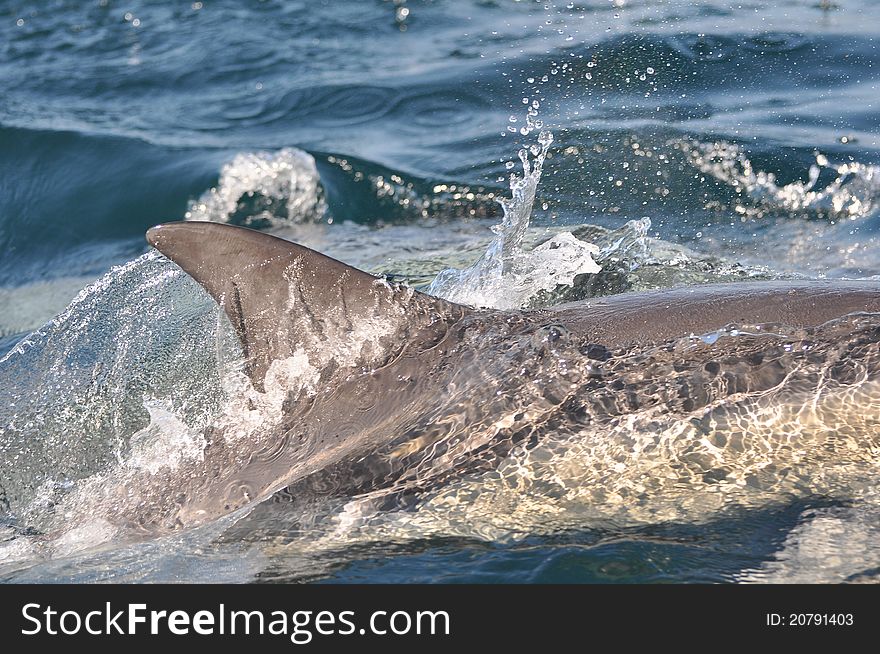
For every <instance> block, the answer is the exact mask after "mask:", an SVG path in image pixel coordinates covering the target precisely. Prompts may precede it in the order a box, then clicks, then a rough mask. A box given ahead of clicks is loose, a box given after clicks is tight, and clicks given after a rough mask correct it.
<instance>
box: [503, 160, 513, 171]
mask: <svg viewBox="0 0 880 654" xmlns="http://www.w3.org/2000/svg"><path fill="white" fill-rule="evenodd" d="M514 165H515V164H514V163H513V162H512V161H508V162H506V163H505V164H504V167H505V168H507V170H512V169H513V166H514Z"/></svg>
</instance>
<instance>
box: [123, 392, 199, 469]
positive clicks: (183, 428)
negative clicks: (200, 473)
mask: <svg viewBox="0 0 880 654" xmlns="http://www.w3.org/2000/svg"><path fill="white" fill-rule="evenodd" d="M144 408H145V409H147V411H148V412H149V414H150V424H149V425H147V426H146V427H144V428H143V429H141V430H139V431H137V432H136V433H135V434H133V435H132V437H131V439H130V441H129V443H130V445H131V452H130V454H129V456H128V459H127V461H126V465H128V466H129V467H131V468H135V469H138V470H146V471H147V472H149V473H151V474H155V473H156V472H158V471H159V470H160V469H161V468H177V467H179V466H180V464H181V463H182V462H183V461H201V460H202V459H203V458H204V452H205V446H206V445H207V441H205V437H204V436H203V435H202V434H201V433H200V432H199V431H198V430H195V429H192V428H190V427H189V426H187V425H186V424H184V423H183V422H182V421H181V420H180V419H179V418H178V417H177V416H176V415H174V413H172V412H171V411H170V410H169V409H167V408H166V407H163V406H161V405H160V404H159V403H158V402H155V401H151V402H144Z"/></svg>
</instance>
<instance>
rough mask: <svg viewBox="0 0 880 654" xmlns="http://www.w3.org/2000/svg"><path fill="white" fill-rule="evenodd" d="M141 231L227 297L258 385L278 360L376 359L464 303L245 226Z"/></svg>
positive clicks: (221, 298) (437, 326) (370, 362)
mask: <svg viewBox="0 0 880 654" xmlns="http://www.w3.org/2000/svg"><path fill="white" fill-rule="evenodd" d="M147 241H148V242H149V244H150V245H152V246H153V247H154V248H156V249H157V250H159V251H160V252H161V253H162V254H164V255H165V256H166V257H168V258H169V259H171V260H172V261H173V262H174V263H176V264H177V265H178V266H180V267H181V268H182V269H183V270H184V271H185V272H186V273H187V274H189V275H190V276H191V277H192V278H193V279H195V280H196V281H197V282H198V283H199V284H201V285H202V286H203V287H204V288H205V290H206V291H208V293H209V294H210V295H211V296H212V297H213V298H214V299H215V300H216V301H217V303H218V304H220V306H222V307H223V309H224V311H225V312H226V315H227V316H229V319H230V320H231V322H232V325H233V326H234V327H235V329H236V331H237V333H238V336H239V339H240V340H241V343H242V346H243V348H244V352H245V358H246V364H245V365H246V372H247V374H248V376H249V377H250V378H251V380H252V382H253V383H254V385H255V386H256V387H257V388H259V389H262V388H263V382H264V378H265V376H266V373H267V371H269V369H270V367H271V366H272V363H273V362H274V361H276V360H285V359H288V358H290V357H301V356H303V355H304V356H306V357H308V361H309V363H310V364H311V365H312V366H313V367H315V368H319V367H326V366H328V365H335V366H340V365H341V366H352V367H354V366H370V367H376V366H380V365H382V364H384V363H385V362H386V361H387V360H389V359H390V358H392V357H394V356H395V355H396V353H399V351H400V350H401V349H402V346H403V344H404V343H406V342H407V341H411V340H412V339H413V338H416V337H418V336H419V335H420V334H421V335H422V336H421V338H423V339H424V338H425V337H426V336H427V335H430V334H433V335H434V340H436V337H437V335H439V334H442V333H445V328H446V326H448V325H449V324H451V323H453V322H455V321H457V320H458V319H460V318H461V317H462V316H463V315H464V314H465V313H466V312H468V311H469V309H467V308H465V307H462V306H460V305H457V304H453V303H450V302H446V301H445V300H440V299H437V298H433V297H431V296H428V295H424V294H422V293H419V292H417V291H414V290H412V289H410V288H408V287H405V286H400V285H392V284H389V283H388V282H387V281H385V280H384V279H382V278H379V277H375V276H373V275H370V274H368V273H365V272H363V271H361V270H357V269H356V268H352V267H351V266H347V265H345V264H344V263H341V262H340V261H336V260H335V259H331V258H330V257H327V256H324V255H323V254H320V253H318V252H315V251H314V250H310V249H309V248H306V247H303V246H301V245H297V244H296V243H292V242H290V241H286V240H284V239H281V238H277V237H275V236H270V235H268V234H264V233H262V232H257V231H254V230H251V229H245V228H242V227H235V226H232V225H225V224H220V223H208V222H175V223H166V224H163V225H159V226H157V227H153V228H152V229H150V230H149V231H148V232H147ZM426 330H427V332H428V334H427V335H426V334H425V332H426Z"/></svg>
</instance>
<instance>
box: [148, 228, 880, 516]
mask: <svg viewBox="0 0 880 654" xmlns="http://www.w3.org/2000/svg"><path fill="white" fill-rule="evenodd" d="M146 238H147V241H148V242H149V244H150V245H152V246H153V247H154V248H156V249H157V250H159V251H160V252H161V253H162V254H164V255H165V256H166V257H167V258H168V259H170V260H171V261H173V262H174V263H175V264H177V265H178V266H179V267H180V268H182V269H183V270H184V271H185V272H186V273H188V274H189V275H190V276H191V277H192V278H193V279H194V280H196V281H197V282H198V283H199V284H201V286H202V287H204V289H205V290H206V291H207V292H208V293H209V294H210V295H211V296H212V297H213V298H214V300H216V302H217V303H218V304H219V305H220V306H221V307H222V309H223V311H224V312H225V314H226V315H227V316H228V318H229V320H230V322H231V324H232V326H233V327H234V329H235V331H236V333H237V335H238V337H239V339H240V341H241V346H242V350H243V354H244V361H243V369H242V372H243V374H244V375H245V376H246V381H247V384H248V385H249V393H250V394H249V395H247V396H246V397H247V398H248V399H247V400H246V401H245V402H244V403H243V405H242V406H241V407H240V408H241V411H243V412H244V413H247V412H249V411H250V412H251V413H253V412H254V411H256V409H258V408H259V407H257V406H256V405H257V404H259V403H260V402H261V401H262V400H261V399H260V398H264V397H266V396H272V397H273V398H274V400H273V402H272V403H270V404H269V405H266V406H269V409H270V411H269V413H266V412H263V413H259V411H257V412H256V413H255V415H257V416H258V417H259V420H257V422H260V421H262V423H261V424H259V425H257V426H256V427H255V428H254V429H251V430H250V431H248V430H245V432H246V433H245V432H243V431H242V430H241V428H240V427H238V426H236V425H224V424H218V425H216V426H214V427H212V428H210V429H209V430H208V431H207V432H206V434H205V448H204V453H203V457H202V458H201V459H200V460H199V462H198V463H197V464H193V467H192V469H191V470H189V471H187V472H185V473H184V474H183V477H185V479H186V483H185V485H184V486H183V487H181V480H180V477H181V474H180V472H179V471H178V472H177V473H175V475H176V477H177V479H176V482H175V483H176V485H177V487H178V489H179V490H178V491H177V492H176V493H174V494H168V493H167V492H166V493H164V494H160V495H159V496H157V497H155V498H153V497H150V498H147V499H145V498H144V497H140V498H139V499H138V502H137V504H138V507H139V510H140V513H139V517H138V518H137V519H136V520H135V522H136V523H137V525H138V526H139V527H140V528H143V529H155V528H162V529H177V528H181V527H189V526H193V525H198V524H203V523H206V522H208V521H211V520H214V519H216V518H218V517H220V516H222V515H225V514H228V513H230V512H233V511H236V510H237V509H240V508H242V507H244V506H248V505H251V504H254V503H258V502H260V501H262V500H265V499H267V498H269V497H270V496H272V495H273V494H276V493H279V492H283V491H284V489H288V491H287V492H294V493H301V492H307V491H308V490H309V489H311V490H312V491H314V490H315V488H320V487H322V486H323V487H327V488H330V489H331V491H329V492H340V491H341V490H346V491H347V492H350V493H370V492H376V491H379V492H384V490H383V489H386V490H387V489H392V490H393V491H394V493H395V494H396V495H395V497H396V498H397V499H396V500H395V501H397V502H399V501H400V499H399V498H400V497H405V496H406V495H407V494H412V493H418V492H419V490H420V489H424V488H425V487H426V486H430V485H432V484H438V483H442V482H443V481H444V480H446V481H447V482H448V480H450V479H454V478H455V477H456V476H457V475H462V474H465V473H473V472H474V471H480V470H487V469H489V470H490V469H491V468H492V467H493V466H495V465H498V462H499V461H502V460H503V459H504V458H505V457H506V456H508V455H509V454H510V453H511V452H513V451H516V450H517V448H519V449H520V450H521V449H523V448H525V449H527V448H530V447H535V446H536V444H538V443H540V441H541V439H542V438H544V437H546V436H547V435H548V434H558V433H571V434H580V435H583V434H584V433H588V432H590V431H591V430H592V432H593V433H604V434H606V435H607V434H608V433H609V432H608V427H609V425H613V426H615V428H616V429H617V433H618V434H620V433H624V434H626V433H627V432H626V425H627V424H629V423H627V420H628V419H629V418H631V417H632V416H633V415H635V414H638V415H640V416H641V417H642V418H644V417H645V416H646V415H650V416H652V417H650V420H660V419H661V418H663V419H665V420H666V421H667V422H666V423H663V424H666V425H667V426H668V424H669V423H674V424H679V423H680V424H684V425H686V426H687V429H686V430H680V431H678V432H675V433H678V434H679V436H678V437H677V440H676V439H675V438H673V439H672V441H670V442H666V440H663V442H660V440H661V439H660V438H659V436H658V437H656V438H654V440H653V441H651V440H650V439H649V441H650V442H647V441H646V442H647V444H646V442H641V441H640V442H639V443H638V444H634V443H635V441H633V442H630V443H629V444H628V445H627V443H626V442H624V443H623V445H621V446H620V447H619V448H618V449H617V450H615V451H616V452H618V454H619V453H620V452H624V453H625V456H626V457H627V458H626V459H625V460H621V459H618V460H617V461H616V462H615V461H610V462H609V463H608V464H609V465H610V466H612V468H611V470H609V471H606V472H602V473H601V474H599V473H597V475H598V477H596V476H595V475H594V478H597V479H598V478H601V479H606V480H609V481H608V483H609V485H613V482H614V480H613V477H614V475H615V474H619V475H625V474H626V469H627V468H628V467H629V468H632V470H635V469H636V468H638V469H639V471H640V472H639V474H642V475H645V476H646V477H650V476H651V474H654V473H652V472H651V470H652V469H651V468H644V469H643V468H639V466H638V465H636V464H634V463H633V461H634V460H635V459H636V458H637V457H643V458H650V456H651V455H652V452H653V453H654V454H655V455H656V453H657V452H658V451H659V450H661V449H663V450H664V452H665V454H664V456H665V457H666V459H667V460H669V461H672V462H673V464H674V465H670V466H668V467H667V468H664V470H666V472H665V473H664V474H665V475H666V476H667V477H670V476H672V477H674V476H675V475H679V477H678V478H675V479H672V481H671V482H670V483H677V484H679V486H680V485H681V484H682V483H683V482H684V481H686V479H687V478H691V477H692V478H694V479H698V480H699V481H700V484H702V485H703V486H704V487H705V486H707V485H711V484H715V483H722V482H725V481H730V480H734V481H733V482H731V483H733V484H734V485H735V486H736V487H737V488H739V489H743V488H746V489H747V488H748V487H749V485H750V484H751V485H752V486H761V485H762V484H763V485H764V486H768V485H773V484H777V485H780V487H784V488H783V490H786V489H790V488H795V487H797V486H798V484H803V483H804V481H803V480H804V479H811V478H818V477H819V476H820V475H818V474H816V470H820V469H821V466H822V465H823V462H829V461H831V462H834V463H835V465H836V464H837V463H840V464H841V465H846V464H847V463H849V462H855V463H857V464H859V465H861V464H865V465H868V466H869V467H870V466H874V465H876V462H877V453H878V451H880V429H878V426H877V423H876V422H875V421H874V419H873V414H872V413H871V411H870V410H866V407H867V409H870V408H872V407H873V406H874V405H870V406H868V405H865V404H862V405H861V406H860V405H859V401H862V400H859V397H861V396H859V395H858V393H860V392H862V393H863V394H867V396H870V397H871V398H873V397H874V396H873V395H871V393H872V392H873V389H874V387H873V386H871V384H873V382H874V380H875V379H876V378H880V376H878V375H877V372H878V370H880V356H878V355H877V352H878V344H880V318H878V314H880V282H878V281H843V280H835V281H831V280H821V281H816V280H810V281H761V282H758V281H755V282H744V283H725V284H707V285H701V286H689V287H682V288H673V289H669V290H660V291H651V292H639V293H624V294H620V295H615V296H607V297H601V298H594V299H590V300H586V301H580V302H575V303H570V304H565V305H560V306H556V307H553V308H546V309H534V310H518V311H498V310H487V309H479V308H473V307H466V306H462V305H458V304H455V303H452V302H448V301H445V300H443V299H439V298H435V297H431V296H429V295H426V294H423V293H420V292H419V291H416V290H413V289H411V288H409V287H407V286H405V285H400V284H395V283H390V282H389V281H387V280H386V279H384V278H381V277H376V276H373V275H371V274H368V273H366V272H363V271H360V270H357V269H355V268H352V267H350V266H347V265H346V264H344V263H341V262H339V261H336V260H334V259H331V258H329V257H327V256H324V255H322V254H320V253H318V252H315V251H313V250H310V249H308V248H306V247H303V246H301V245H297V244H295V243H292V242H290V241H287V240H283V239H280V238H277V237H274V236H271V235H268V234H265V233H262V232H258V231H254V230H250V229H246V228H241V227H235V226H231V225H226V224H219V223H207V222H174V223H167V224H162V225H159V226H157V227H153V228H152V229H150V230H149V231H148V232H147V235H146ZM869 387H870V388H869ZM877 396H878V397H880V392H878V393H877ZM783 405H784V406H785V407H787V408H786V411H787V413H786V416H787V418H785V419H784V420H783V418H780V417H779V414H780V412H779V411H778V410H777V409H778V408H779V407H780V406H783ZM805 406H811V407H812V413H810V416H811V417H809V418H808V417H806V416H805V414H804V412H803V411H802V410H803V408H804V407H805ZM762 407H763V409H762ZM264 408H265V407H264ZM844 409H846V411H848V412H849V413H848V414H847V415H849V416H850V418H847V417H846V416H844V415H843V413H842V411H843V410H844ZM761 411H764V413H763V414H762V413H761ZM768 411H769V412H771V413H773V415H774V416H776V417H777V418H778V419H779V420H781V421H782V422H779V423H778V424H782V425H788V427H785V428H783V429H781V430H779V429H774V428H773V427H768V426H767V425H766V424H765V423H764V422H762V421H760V420H759V421H757V422H760V423H761V424H756V423H755V421H751V422H750V417H756V416H759V415H766V414H767V412H768ZM817 416H819V417H820V418H821V420H820V422H821V425H820V427H819V429H818V431H819V432H821V433H822V436H821V437H809V438H808V437H806V436H803V434H802V435H801V438H800V441H798V435H797V434H794V433H793V432H792V431H791V429H793V427H791V425H794V424H798V423H799V421H800V422H806V421H809V420H813V421H814V422H815V421H816V420H818V418H817ZM829 416H839V417H840V423H839V424H838V423H834V420H833V419H831V418H829ZM878 417H880V416H878ZM762 420H763V419H762ZM786 420H787V421H788V422H786ZM847 420H851V421H852V423H853V424H855V423H857V422H858V420H862V423H859V424H861V427H853V428H852V429H850V430H849V431H846V430H838V431H839V433H832V432H834V431H835V429H836V428H835V427H834V426H833V425H834V424H838V427H840V426H841V425H843V424H844V423H845V422H846V421H847ZM251 422H252V423H253V421H251ZM661 422H662V421H661ZM652 424H653V423H652ZM657 424H660V423H657ZM829 425H831V426H830V427H829ZM603 430H604V431H603ZM755 430H757V433H756V431H755ZM762 430H763V431H762ZM258 432H259V436H254V434H256V433H258ZM721 432H723V433H721ZM669 433H670V432H669V430H667V431H666V436H668V434H669ZM666 436H664V439H665V438H666ZM580 438H583V436H580ZM602 446H603V445H602V444H597V445H596V447H597V448H601V447H602ZM591 447H593V446H592V445H591ZM664 448H665V449H664ZM596 451H597V452H598V451H599V450H598V449H597V450H596ZM596 456H597V457H598V456H599V455H598V454H597V455H596ZM621 456H623V455H621ZM783 459H784V460H783ZM597 465H598V464H597ZM639 465H640V464H639ZM614 466H617V467H616V468H615V467H614ZM738 466H741V467H742V468H743V469H742V470H738V469H737V467H738ZM816 466H819V467H818V468H816ZM746 467H748V470H745V468H746ZM614 470H617V473H615V472H614ZM654 470H655V473H656V469H654ZM669 470H672V471H673V472H671V473H670V472H669ZM767 475H771V476H772V479H773V480H772V481H768V477H767ZM780 480H782V481H780ZM169 483H170V482H169ZM648 485H649V486H650V484H648ZM695 488H696V487H695ZM621 492H622V491H621ZM694 492H699V490H698V489H696V490H695V491H694ZM386 496H390V495H388V494H387V493H386ZM605 496H607V495H601V494H597V495H596V497H605ZM145 507H146V508H147V509H149V510H146V509H145Z"/></svg>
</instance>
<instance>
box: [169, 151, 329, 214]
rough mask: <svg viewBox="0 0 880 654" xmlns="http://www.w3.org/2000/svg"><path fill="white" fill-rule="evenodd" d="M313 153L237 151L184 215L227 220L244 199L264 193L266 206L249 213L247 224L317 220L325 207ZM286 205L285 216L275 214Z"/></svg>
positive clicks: (263, 200)
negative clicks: (211, 185) (211, 186)
mask: <svg viewBox="0 0 880 654" xmlns="http://www.w3.org/2000/svg"><path fill="white" fill-rule="evenodd" d="M320 182H321V180H320V176H319V175H318V169H317V167H316V166H315V159H314V158H313V157H312V156H311V155H310V154H308V153H307V152H303V151H302V150H297V149H296V148H283V149H281V150H279V151H277V152H241V153H239V154H237V155H235V157H234V158H233V159H232V161H230V162H229V163H227V164H225V165H224V166H223V168H221V170H220V180H219V182H218V183H217V186H215V187H213V188H211V189H210V190H208V191H206V192H205V193H203V194H202V196H201V197H200V198H199V199H198V200H195V201H193V202H191V203H190V205H189V208H188V210H187V212H186V214H185V216H184V218H185V219H186V220H196V221H198V220H201V221H212V222H221V223H225V222H230V221H231V220H232V219H233V217H234V216H235V215H236V213H237V211H238V208H239V203H240V202H242V200H243V199H247V198H254V197H255V196H262V197H261V198H258V199H260V200H261V201H262V202H263V204H265V205H267V206H265V207H264V208H260V207H259V206H257V207H255V209H258V210H257V212H256V214H254V215H249V216H247V218H246V219H245V220H244V222H245V224H251V223H254V222H259V221H266V222H269V223H278V222H281V223H284V222H308V221H315V220H321V219H322V218H323V217H324V214H325V212H326V210H327V206H326V203H325V201H324V194H323V191H322V188H321V183H320ZM279 209H284V210H285V211H286V214H287V215H286V220H285V219H284V218H283V217H281V218H279V213H280V212H279Z"/></svg>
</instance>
